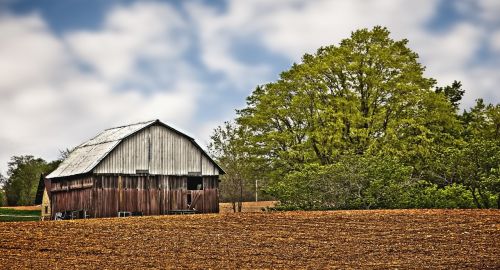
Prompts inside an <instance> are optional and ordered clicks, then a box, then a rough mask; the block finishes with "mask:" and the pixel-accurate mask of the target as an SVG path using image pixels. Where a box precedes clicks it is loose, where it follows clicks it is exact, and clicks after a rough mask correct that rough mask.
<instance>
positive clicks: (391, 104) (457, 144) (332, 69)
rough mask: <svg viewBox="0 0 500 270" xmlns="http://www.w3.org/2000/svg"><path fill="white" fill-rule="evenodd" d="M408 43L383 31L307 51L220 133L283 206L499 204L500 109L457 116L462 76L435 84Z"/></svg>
mask: <svg viewBox="0 0 500 270" xmlns="http://www.w3.org/2000/svg"><path fill="white" fill-rule="evenodd" d="M407 43H408V41H407V40H399V41H398V40H393V39H391V38H390V33H389V31H388V30H387V29H386V28H383V27H375V28H373V29H371V30H367V29H362V30H358V31H355V32H353V33H352V35H351V37H350V38H348V39H345V40H342V42H341V43H340V44H339V45H338V46H335V45H332V46H328V47H323V48H320V49H319V50H318V51H317V52H316V53H315V54H313V55H309V54H306V55H304V57H303V58H302V62H301V63H299V64H294V65H293V66H292V67H291V68H290V69H289V70H287V71H285V72H283V73H282V74H281V75H280V78H279V80H277V81H276V82H272V83H268V84H266V85H262V86H259V87H257V88H256V89H255V91H254V92H253V93H252V94H251V95H250V96H249V97H248V98H247V106H246V108H244V109H242V110H239V111H238V112H237V113H238V117H237V119H236V123H235V124H233V125H232V126H231V128H232V129H234V130H238V132H239V133H238V134H239V136H238V137H237V138H236V139H234V138H231V137H226V138H223V139H222V140H219V141H217V140H214V141H217V143H218V144H228V145H237V147H234V148H233V150H234V153H232V154H231V155H232V156H237V157H238V158H237V160H240V161H243V160H244V162H243V163H244V164H245V165H244V167H245V168H244V169H242V168H237V167H235V166H232V168H234V169H235V170H236V171H239V172H241V173H242V174H243V173H244V174H245V175H247V176H248V177H253V178H259V179H267V181H269V185H268V188H267V189H266V190H267V192H268V193H269V194H271V195H272V196H274V197H275V198H277V199H278V200H279V201H280V205H279V208H282V209H353V208H356V209H357V208H363V209H372V208H415V207H418V208H470V207H477V208H490V207H497V208H500V180H499V179H500V165H499V164H500V105H498V104H497V105H492V104H485V103H484V101H483V100H481V99H479V100H478V101H477V104H476V105H475V106H474V107H473V108H471V109H470V110H469V111H464V113H463V114H462V115H459V114H458V106H459V104H460V100H461V99H462V96H463V95H464V90H463V89H462V85H461V83H460V82H458V81H454V82H453V83H452V85H450V86H444V87H435V80H434V79H432V78H426V77H424V75H423V71H424V67H423V66H422V65H421V64H420V63H419V62H418V55H417V54H416V53H415V52H413V51H411V50H410V49H409V48H408V46H407ZM219 132H220V130H219ZM220 138H221V137H219V138H215V139H220ZM224 140H228V141H224ZM229 167H230V168H231V166H229Z"/></svg>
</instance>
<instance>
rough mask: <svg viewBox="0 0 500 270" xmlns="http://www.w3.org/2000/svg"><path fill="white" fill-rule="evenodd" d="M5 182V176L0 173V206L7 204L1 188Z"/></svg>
mask: <svg viewBox="0 0 500 270" xmlns="http://www.w3.org/2000/svg"><path fill="white" fill-rule="evenodd" d="M6 182H7V178H5V176H3V174H1V173H0V206H4V205H6V204H7V200H6V197H5V191H4V190H3V187H4V184H5V183H6Z"/></svg>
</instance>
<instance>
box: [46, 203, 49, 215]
mask: <svg viewBox="0 0 500 270" xmlns="http://www.w3.org/2000/svg"><path fill="white" fill-rule="evenodd" d="M48 213H49V206H47V205H46V206H45V214H48Z"/></svg>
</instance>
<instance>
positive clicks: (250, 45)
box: [0, 0, 500, 172]
mask: <svg viewBox="0 0 500 270" xmlns="http://www.w3.org/2000/svg"><path fill="white" fill-rule="evenodd" d="M498 3H500V2H499V1H495V0H493V1H490V0H482V1H467V0H465V1H453V2H452V3H451V2H443V1H439V0H429V1H397V0H373V1H347V0H344V1H328V0H312V1H298V0H292V1H285V0H276V1H267V0H256V1H227V2H225V3H224V4H223V6H216V5H215V6H214V5H211V4H208V3H206V2H201V1H199V2H182V3H181V4H178V5H173V4H169V3H161V2H149V1H137V2H132V3H131V4H123V5H115V6H114V7H112V8H111V9H110V10H107V11H106V13H105V16H104V19H103V21H102V22H100V23H98V24H97V25H98V27H97V28H95V29H90V30H89V29H85V28H82V29H77V28H76V29H75V28H74V27H73V28H72V29H69V30H63V31H61V33H58V34H55V33H53V31H52V30H51V28H50V27H49V26H48V24H47V21H46V19H44V17H43V16H42V15H41V14H40V13H36V12H33V13H28V14H24V15H19V14H14V13H9V12H0V36H2V37H8V38H4V39H3V40H2V42H0V73H1V74H2V76H0V115H2V116H1V117H0V126H1V127H2V131H1V132H0V172H1V171H4V167H3V165H4V164H6V162H7V160H8V158H9V157H10V156H12V155H19V154H27V153H30V154H34V155H38V156H42V157H44V158H47V159H52V158H56V157H57V154H58V151H57V150H58V149H64V148H66V147H71V146H74V145H77V144H79V143H81V142H82V141H83V140H86V139H88V138H89V137H91V136H93V135H95V133H96V132H98V131H99V130H102V129H104V128H108V127H110V126H114V125H120V124H126V123H130V122H133V121H139V120H145V119H150V118H160V119H162V120H165V121H167V122H169V124H173V125H174V126H175V127H176V128H180V129H181V130H184V131H188V132H187V133H188V134H190V135H192V136H194V137H195V138H197V139H198V140H199V141H200V142H207V141H208V136H209V135H210V132H208V131H210V130H212V129H213V128H214V127H215V126H217V125H218V124H222V122H223V121H224V120H230V118H231V117H233V116H234V112H231V111H233V109H235V108H237V107H238V106H240V105H241V104H242V103H243V102H244V99H245V97H246V96H247V95H248V94H249V93H250V91H251V90H252V89H253V88H254V87H255V86H256V85H257V84H262V83H265V82H268V81H270V80H274V79H276V77H277V76H278V74H279V73H280V72H281V71H282V70H283V69H285V68H287V67H288V65H290V64H291V63H292V62H298V61H300V58H301V56H302V55H303V54H304V53H313V52H315V51H316V49H317V48H319V47H321V46H327V45H331V44H338V43H339V42H340V41H341V39H343V38H348V37H349V35H350V33H351V31H354V30H356V29H359V28H365V27H366V28H371V27H373V26H375V25H382V26H387V27H388V28H389V30H390V31H391V32H392V36H393V38H394V39H402V38H408V39H409V40H410V43H409V45H410V47H411V48H412V49H413V50H414V51H415V52H417V53H419V55H420V56H421V59H420V60H421V62H422V63H423V64H424V65H426V66H427V71H426V75H427V76H430V77H434V78H436V79H438V82H439V84H441V85H444V84H449V83H451V82H452V81H453V80H460V81H463V85H464V88H465V89H466V90H467V92H466V96H465V97H464V102H463V103H464V104H465V106H469V105H472V103H473V100H475V99H476V98H478V97H485V98H486V100H487V101H488V102H498V101H499V100H500V94H499V93H500V92H497V91H496V88H497V86H498V85H500V77H499V76H498V74H500V61H498V60H495V59H498V57H492V56H498V54H499V52H500V31H499V30H498V26H499V22H500V20H499V19H498V18H499V17H498V16H497V15H496V14H498V12H499V8H500V7H499V6H500V5H499V4H498ZM443 5H444V6H445V8H447V9H454V10H455V11H457V12H458V13H459V16H457V18H455V21H451V22H450V23H449V25H447V26H446V27H445V28H443V29H444V30H443V29H440V30H439V31H438V30H436V29H432V28H430V26H429V25H432V24H430V22H436V21H437V22H439V21H440V19H441V16H444V15H443V14H441V13H440V12H439V11H440V10H441V9H442V8H443V7H442V6H443ZM7 7H8V5H7ZM69 12H78V11H74V10H69ZM63 28H64V27H63ZM485 50H486V51H485ZM276 59H279V61H281V63H279V64H277V62H276V61H277V60H276ZM283 62H284V63H285V64H283ZM284 65H286V66H284ZM235 100H238V101H237V102H236V101H235ZM235 103H237V104H235Z"/></svg>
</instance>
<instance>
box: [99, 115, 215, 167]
mask: <svg viewBox="0 0 500 270" xmlns="http://www.w3.org/2000/svg"><path fill="white" fill-rule="evenodd" d="M137 170H148V172H149V173H150V174H155V175H188V173H193V172H196V173H199V174H200V175H219V173H220V172H219V170H218V169H217V167H215V165H214V164H213V162H212V161H210V160H209V159H208V158H207V157H206V156H205V155H204V154H203V153H202V151H201V150H200V149H198V148H197V147H196V145H195V144H194V143H193V142H192V141H190V140H189V139H188V138H187V137H185V136H182V135H180V134H178V133H176V132H174V131H172V130H170V129H168V128H166V127H164V126H162V125H152V126H150V127H147V128H145V129H143V130H141V131H139V132H137V133H136V134H134V135H132V136H130V137H129V138H127V139H126V140H124V141H123V142H122V143H121V144H120V145H118V146H117V147H116V148H115V149H114V150H113V151H112V152H111V153H110V154H109V155H108V156H107V157H105V158H104V159H103V160H102V161H101V162H100V163H99V165H98V166H97V167H96V168H95V170H94V173H97V174H106V173H120V174H135V173H136V172H137Z"/></svg>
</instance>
